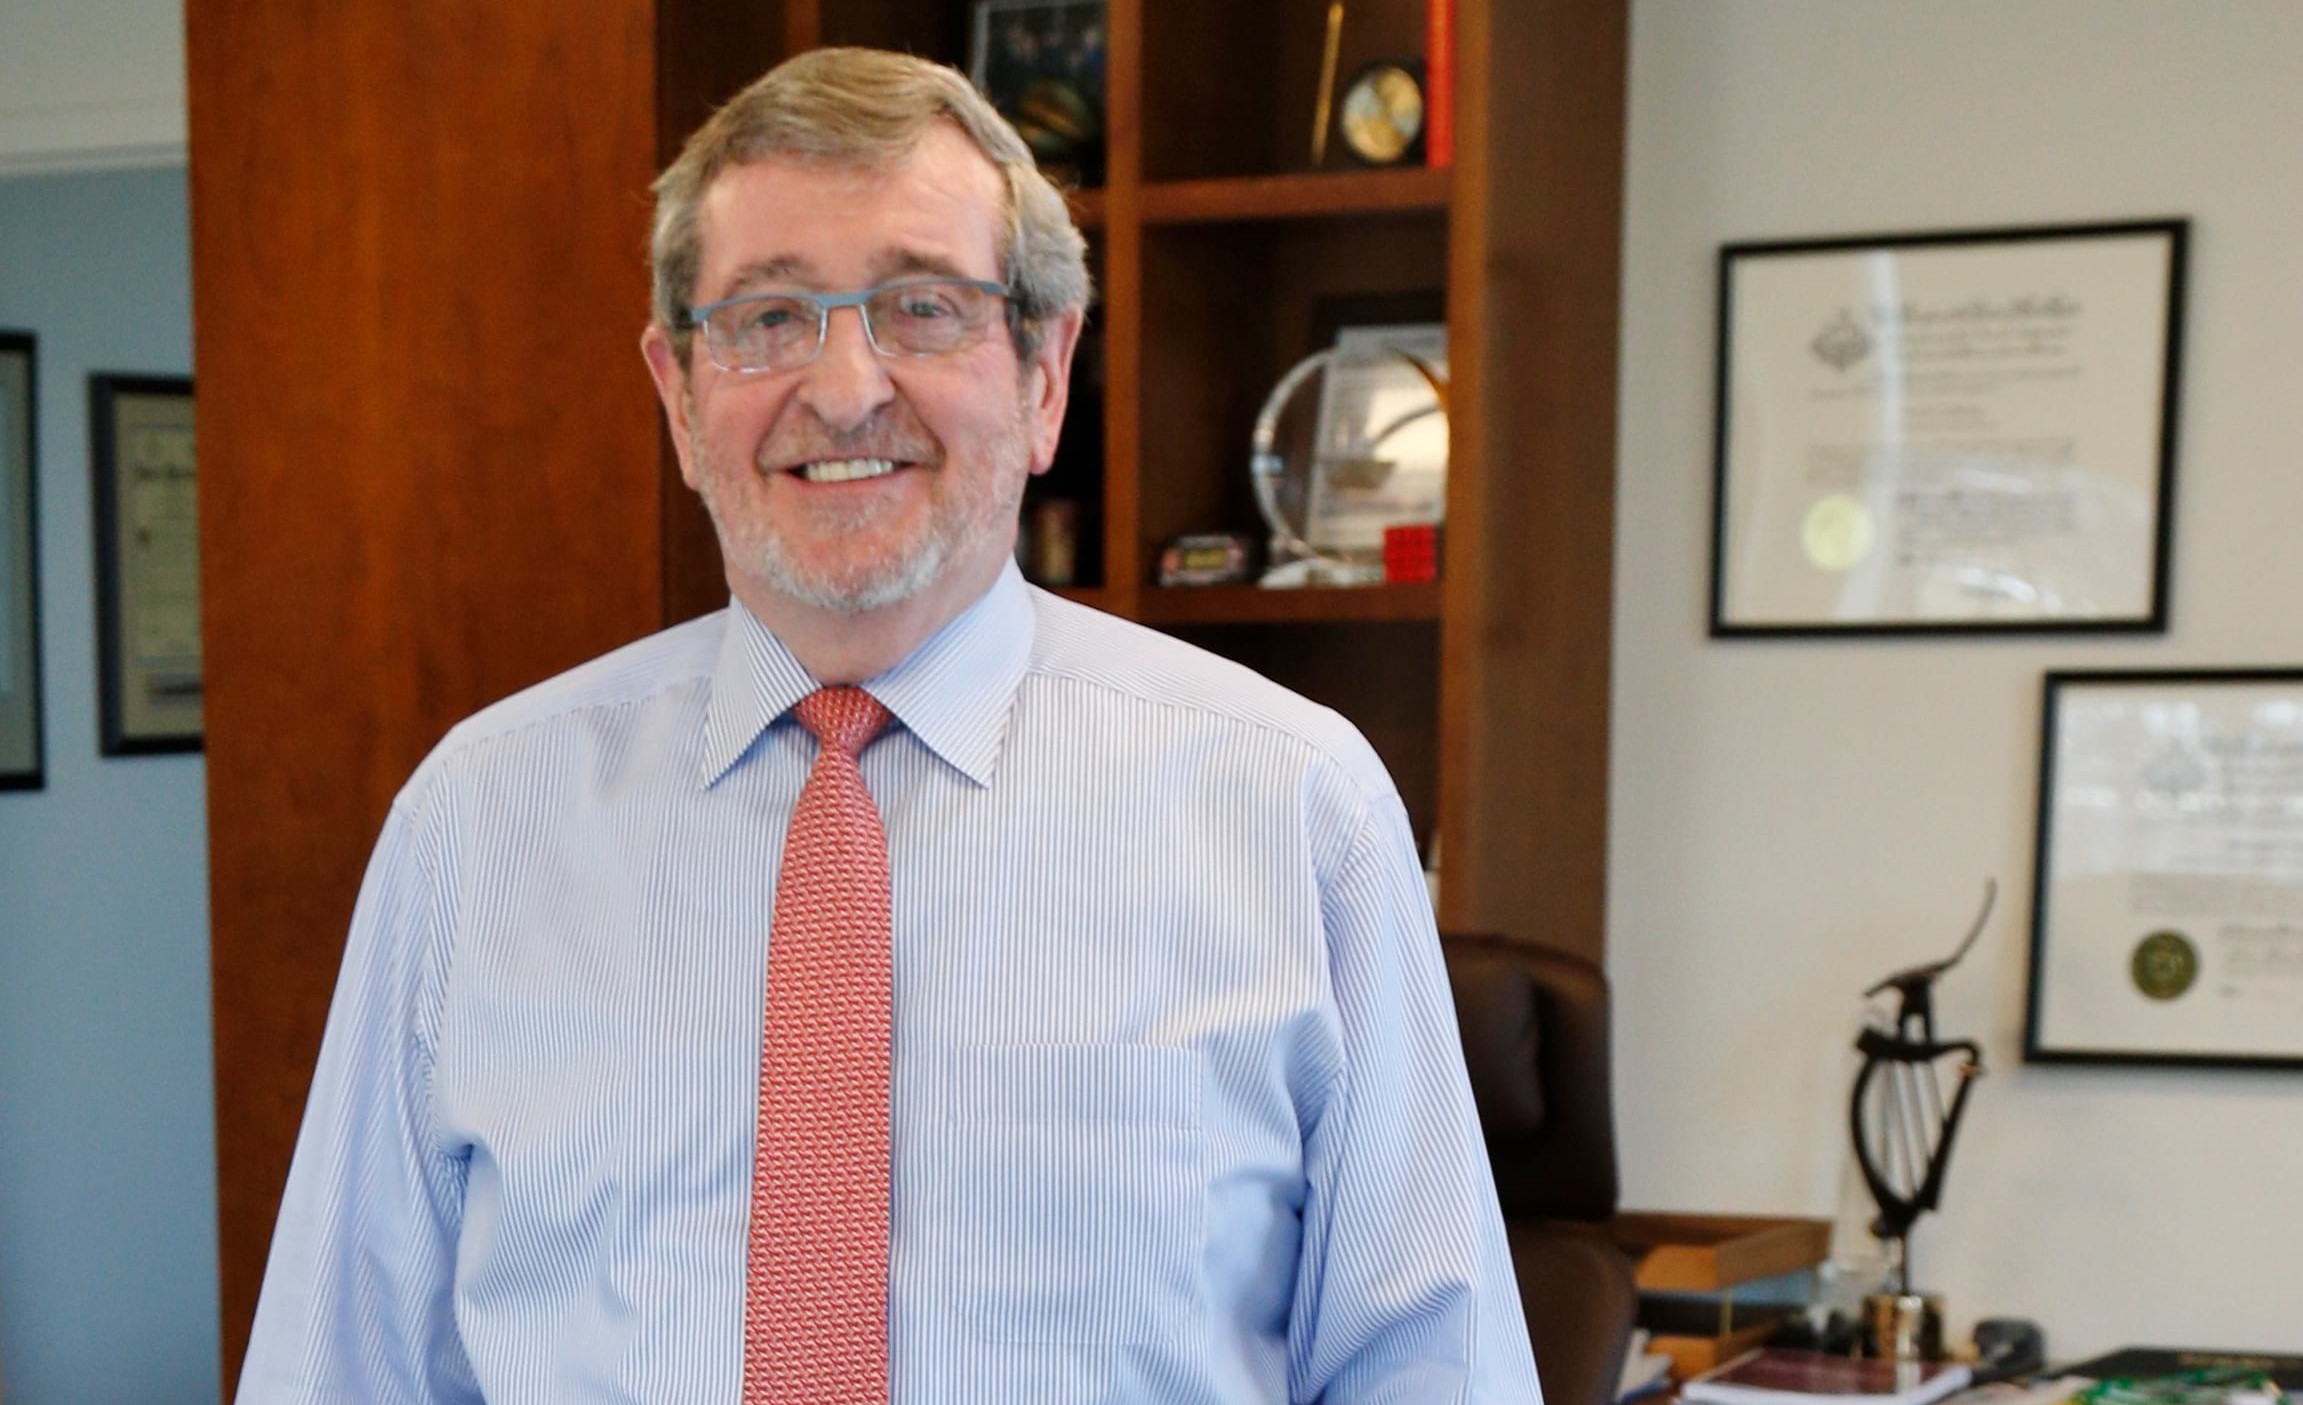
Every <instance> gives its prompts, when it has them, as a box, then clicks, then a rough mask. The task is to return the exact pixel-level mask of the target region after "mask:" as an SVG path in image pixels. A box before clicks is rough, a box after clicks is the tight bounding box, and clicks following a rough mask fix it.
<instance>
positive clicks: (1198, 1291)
mask: <svg viewBox="0 0 2303 1405" xmlns="http://www.w3.org/2000/svg"><path fill="white" fill-rule="evenodd" d="M1205 1065H1206V1059H1205V1056H1203V1055H1201V1054H1200V1053H1198V1052H1196V1051H1194V1050H1190V1049H1167V1048H1153V1047H1147V1046H1140V1045H1108V1046H1106V1045H1080V1046H1069V1045H1067V1046H1054V1047H1041V1048H976V1049H964V1050H961V1051H959V1053H958V1056H957V1058H956V1060H955V1063H954V1066H953V1068H952V1082H951V1086H950V1101H949V1103H948V1104H947V1107H948V1112H947V1121H946V1127H945V1130H946V1132H947V1133H948V1134H949V1136H950V1138H951V1140H950V1143H949V1146H950V1149H951V1151H952V1153H953V1159H954V1164H953V1165H952V1166H951V1168H950V1170H951V1179H950V1181H948V1182H947V1184H948V1185H950V1186H951V1187H953V1188H954V1189H955V1190H956V1191H958V1195H957V1196H956V1197H955V1199H957V1200H958V1202H959V1203H958V1204H957V1205H956V1206H954V1208H955V1209H957V1210H958V1212H959V1214H958V1217H957V1218H958V1219H959V1220H960V1223H958V1224H954V1225H948V1226H945V1228H946V1229H948V1230H949V1231H950V1232H951V1233H952V1236H953V1237H952V1240H951V1241H948V1242H950V1243H951V1247H952V1249H953V1257H954V1260H955V1262H954V1263H953V1265H952V1267H953V1270H954V1272H955V1275H956V1277H957V1278H958V1280H959V1282H960V1285H961V1288H962V1292H963V1294H964V1297H965V1301H966V1303H967V1307H966V1313H967V1318H968V1321H969V1323H970V1325H971V1327H972V1329H973V1332H974V1335H975V1336H976V1337H977V1338H978V1339H979V1340H984V1341H992V1342H1019V1343H1039V1344H1074V1345H1138V1346H1151V1345H1159V1344H1163V1343H1173V1342H1175V1341H1177V1340H1179V1339H1182V1338H1186V1337H1189V1336H1194V1335H1196V1334H1197V1332H1198V1329H1199V1325H1200V1324H1199V1318H1200V1314H1201V1308H1202V1300H1203V1296H1204V1293H1203V1289H1202V1286H1201V1272H1202V1270H1201V1259H1202V1251H1203V1246H1204V1243H1205V1238H1206V1217H1207V1181H1206V1169H1205V1166H1204V1164H1203V1163H1204V1161H1205V1158H1206V1150H1207V1149H1206V1138H1205V1135H1204V1133H1203V1132H1202V1130H1201V1127H1200V1091H1201V1085H1202V1083H1203V1082H1204V1081H1205V1077H1206V1072H1205Z"/></svg>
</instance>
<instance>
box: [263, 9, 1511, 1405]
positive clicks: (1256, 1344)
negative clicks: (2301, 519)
mask: <svg viewBox="0 0 2303 1405" xmlns="http://www.w3.org/2000/svg"><path fill="white" fill-rule="evenodd" d="M657 195H658V210H657V222H656V239H655V262H656V317H655V321H654V323H653V324H652V325H651V326H650V327H649V328H648V329H647V331H646V333H645V335H644V336H643V337H642V351H643V352H644V354H645V356H646V358H647V363H648V367H649V370H650V372H651V373H652V374H653V376H654V378H655V383H656V387H657V390H658V391H659V393H660V394H661V396H662V399H663V403H664V409H665V413H666V415H667V416H668V417H669V419H670V423H671V427H672V431H673V435H674V439H675V442H676V443H677V445H678V446H679V451H680V463H681V470H682V473H683V474H684V476H685V477H686V479H687V481H688V483H689V484H690V485H691V486H692V487H694V488H695V489H696V491H697V492H699V493H700V494H702V496H703V499H704V501H705V502H706V504H707V505H708V506H709V507H710V509H711V513H712V518H713V521H714V522H715V524H716V525H717V528H718V532H719V536H720V542H721V547H722V550H723V554H724V556H725V559H726V564H727V573H728V583H729V588H730V591H731V594H732V595H733V597H734V599H733V602H732V603H731V605H730V606H729V608H728V609H726V610H724V611H722V612H720V613H718V614H716V615H713V616H710V617H708V618H705V619H702V620H698V621H695V622H693V623H691V624H687V625H683V626H680V627H679V628H676V629H673V630H669V631H667V632H665V633H663V634H661V635H657V636H655V637H654V638H651V639H647V640H643V641H641V642H640V643H638V644H635V645H632V646H630V647H628V648H626V649H623V650H620V651H618V652H617V653H615V654H611V655H609V656H608V657H606V658H604V659H601V660H598V661H596V662H594V663H592V664H590V665H587V666H585V667H583V668H579V669H577V670H575V671H574V672H572V673H570V674H567V675H564V676H563V677H561V678H558V679H555V680H553V681H551V682H548V683H545V684H543V685H541V686H540V687H538V688H535V689H532V690H530V691H529V692H527V693H523V694H521V695H519V696H517V697H514V698H511V699H509V700H507V701H505V702H503V703H500V704H498V705H496V706H495V707H492V708H490V709H488V710H487V711H485V712H483V713H481V714H480V715H478V716H477V717H474V718H472V719H471V720H469V721H467V722H465V723H464V724H463V725H461V726H460V727H458V728H457V729H456V730H455V731H454V732H453V733H451V734H450V736H449V737H448V738H447V739H446V740H445V741H443V742H442V743H441V745H440V747H439V749H438V750H437V751H436V752H435V753H434V754H433V755H432V756H431V757H430V758H428V759H427V760H426V761H425V763H424V765H423V766H422V767H421V768H419V770H418V771H417V773H416V775H415V776H414V777H413V778H411V779H410V781H409V782H408V785H407V787H406V789H405V790H404V791H403V792H402V793H401V795H400V797H399V798H398V800H397V801H396V803H395V805H394V807H393V810H392V813H391V816H390V818H389V820H388V822H387V825H386V828H385V832H384V835H383V838H382V840H381V841H380V842H379V844H378V847H377V852H376V856H375V859H374V861H373V863H372V864H371V867H370V870H369V875H368V880H367V883H366V885H365V887H364V888H363V891H362V895H361V900H360V904H359V909H358V912H357V914H356V916H355V918H354V922H353V930H352V934H351V939H350V942H349V943H348V946H347V949H346V955H345V964H344V971H343V975H342V978H341V983H340V985H339V988H338V991H337V996H336V1003H335V1005H334V1008H333V1009H332V1011H331V1013H330V1016H329V1022H328V1031H327V1036H326V1041H325V1044H324V1046H323V1049H322V1052H321V1058H320V1065H319V1068H318V1070H317V1072H316V1074H315V1078H314V1083H313V1089H312V1098H311V1103H310V1106H309V1108H308V1109H307V1112H306V1117H305V1124H304V1130H303V1134H302V1137H301V1138H300V1140H299V1143H298V1146H297V1152H296V1161H295V1167H294V1170H293V1172H292V1174H291V1176H290V1180H289V1186H288V1191H287V1196H286V1200H285V1202H284V1204H283V1206H282V1209H281V1215H280V1222H279V1228H278V1231H277V1233H276V1236H275V1241H274V1245H273V1254H272V1263H271V1268H270V1271H269V1273H268V1275H267V1278H266V1281H265V1287H264V1295H263V1300H262V1303H261V1306H260V1307H259V1310H258V1314H257V1322H256V1330H255V1335H254V1339H253V1342H252V1344H251V1347H250V1351H249V1356H248V1364H247V1367H246V1370H245V1374H244V1376H243V1379H242V1384H241V1391H240V1397H239V1398H240V1400H241V1401H243V1402H249V1403H250V1405H255V1403H256V1402H275V1401H280V1402H287V1401H330V1402H335V1401H359V1402H390V1401H410V1402H447V1401H483V1400H484V1401H491V1402H507V1403H509V1402H535V1403H536V1405H546V1403H547V1402H548V1405H590V1402H609V1401H618V1402H626V1401H640V1402H664V1405H674V1402H677V1405H689V1403H690V1402H697V1401H738V1400H740V1401H742V1402H745V1405H764V1402H774V1405H941V1403H942V1402H968V1405H1087V1403H1088V1402H1111V1403H1112V1405H1168V1403H1169V1402H1173V1403H1174V1405H1186V1402H1189V1403H1190V1405H1279V1402H1296V1401H1327V1402H1333V1403H1334V1405H1345V1403H1346V1402H1360V1401H1395V1402H1414V1405H1437V1403H1438V1402H1480V1405H1503V1403H1504V1402H1510V1405H1531V1403H1532V1402H1534V1401H1535V1400H1536V1399H1537V1387H1536V1382H1535V1376H1534V1369H1533V1365H1532V1363H1531V1361H1530V1359H1529V1355H1528V1347H1527V1337H1526V1333H1525V1330H1524V1326H1523V1323H1522V1319H1521V1316H1520V1309H1519V1304H1518V1301H1517V1298H1516V1294H1515V1291H1514V1288H1513V1282H1512V1276H1511V1270H1510V1265H1509V1261H1508V1257H1507V1253H1506V1250H1505V1247H1504V1240H1503V1233H1502V1227H1501V1223H1500V1219H1499V1217H1498V1214H1497V1211H1496V1205H1495V1195H1494V1189H1493V1185H1492V1183H1491V1181H1490V1178H1489V1175H1488V1170H1487V1166H1486V1162H1485V1159H1484V1156H1483V1153H1482V1148H1481V1143H1480V1137H1479V1129H1478V1126H1477V1123H1476V1119H1475V1117H1474V1114H1473V1111H1472V1107H1471V1100H1470V1095H1469V1092H1468V1089H1467V1087H1466V1084H1465V1079H1464V1073H1463V1067H1462V1061H1461V1055H1460V1052H1459V1050H1458V1047H1457V1043H1456V1035H1455V1029H1454V1023H1453V1017H1452V1012H1451V1010H1450V1007H1449V1003H1448V996H1447V987H1446V982H1445V979H1444V975H1443V973H1442V969H1441V965H1440V960H1439V954H1438V948H1437V943H1436V940H1435V938H1434V934H1433V931H1432V923H1431V914H1430V911H1429V908H1428V906H1427V904H1426V902H1425V898H1424V894H1423V888H1422V879H1421V874H1420V872H1419V870H1418V866H1417V863H1416V859H1415V853H1414V848H1413V845H1412V842H1411V840H1410V837H1409V834H1408V828H1407V823H1406V818H1405V815H1404V813H1403V811H1402V809H1401V806H1400V804H1399V800H1398V797H1397V795H1396V794H1395V793H1394V791H1393V789H1392V787H1391V784H1390V782H1389V780H1388V778H1387V777H1386V776H1385V774H1384V771H1383V768H1382V766H1381V764H1380V763H1379V762H1378V761H1377V760H1376V759H1375V757H1374V755H1373V753H1372V752H1370V750H1369V749H1368V747H1367V745H1366V743H1365V742H1364V741H1363V740H1362V739H1361V738H1360V737H1359V736H1358V734H1357V733H1356V732H1354V731H1353V730H1352V729H1351V727H1350V726H1349V725H1348V724H1346V723H1345V722H1343V721H1342V720H1341V719H1340V718H1338V717H1336V716H1335V715H1334V714H1333V713H1330V712H1328V711H1326V710H1324V709H1321V708H1318V707H1315V706H1313V705H1311V704H1309V703H1306V702H1304V701H1303V700H1301V699H1299V698H1296V697H1294V696H1292V695H1290V694H1288V693H1286V692H1284V691H1282V690H1280V689H1278V688H1276V687H1274V686H1272V685H1271V684H1269V683H1267V682H1265V681H1263V680H1262V679H1260V678H1257V677H1255V676H1254V675H1252V674H1250V673H1248V672H1246V671H1244V670H1242V669H1239V668H1237V667H1235V666H1233V665H1231V664H1228V663H1225V662H1223V661H1221V660H1218V659H1215V658H1212V657H1210V656H1208V655H1205V654H1202V653H1200V652H1198V651H1196V650H1193V649H1190V648H1188V647H1186V646H1184V645H1182V644H1180V643H1178V642H1176V641H1174V640H1171V639H1168V638H1165V637H1164V636H1160V635H1157V634H1153V633H1151V632H1148V631H1145V630H1141V629H1138V628H1136V627H1134V626H1132V625H1129V624H1126V623H1123V622H1120V621H1117V620H1114V619H1111V618H1109V617H1106V616H1103V615H1100V614H1097V613H1095V612H1094V611H1091V610H1087V609H1084V608H1082V607H1080V606H1077V605H1073V604H1070V603H1067V602H1065V601H1063V600H1060V599H1057V598H1054V597H1051V596H1048V595H1045V594H1043V593H1041V592H1038V591H1035V590H1033V589H1031V588H1030V587H1028V586H1026V585H1025V584H1024V583H1023V581H1022V580H1021V578H1020V577H1019V576H1018V575H1017V573H1016V571H1015V568H1014V566H1013V564H1012V552H1013V547H1014V542H1015V533H1016V520H1017V510H1018V504H1019V502H1020V500H1021V496H1022V492H1023V486H1024V483H1025V481H1026V480H1027V478H1028V477H1029V476H1030V475H1031V474H1033V473H1037V472H1043V471H1045V470H1046V468H1047V467H1048V465H1049V463H1050V461H1051V459H1052V457H1053V455H1054V452H1055V446H1056V440H1057V436H1058V433H1059V431H1060V429H1061V426H1062V421H1063V412H1064V403H1065V393H1066V387H1067V385H1068V383H1069V374H1070V367H1071V360H1072V354H1073V349H1074V347H1075V346H1076V345H1077V343H1078V338H1079V332H1080V324H1081V319H1082V316H1083V314H1084V309H1085V307H1086V304H1087V300H1088V280H1087V274H1086V270H1085V261H1084V257H1083V245H1082V241H1081V239H1080V236H1079V234H1078V232H1077V231H1076V230H1075V229H1074V228H1073V227H1072V225H1071V223H1070V219H1069V217H1068V215H1067V214H1066V212H1065V209H1064V205H1063V202H1062V200H1061V198H1060V197H1059V196H1058V195H1057V194H1056V192H1055V191H1054V190H1053V189H1052V188H1051V187H1050V186H1049V185H1048V184H1047V182H1046V181H1045V180H1044V179H1043V178H1042V177H1041V176H1040V175H1039V174H1038V173H1037V172H1036V171H1035V170H1034V169H1033V167H1032V164H1031V160H1030V156H1029V153H1028V152H1027V150H1026V149H1025V147H1024V146H1023V144H1022V142H1021V141H1020V139H1018V138H1017V137H1016V135H1015V133H1014V132H1013V131H1012V130H1010V129H1009V128H1008V127H1007V126H1006V125H1005V124H1004V123H1003V122H1002V121H1001V120H1000V119H999V117H998V116H997V115H996V114H995V113H993V112H992V111H991V110H990V109H989V107H988V106H986V105H985V104H984V103H983V101H982V100H981V99H980V98H979V97H977V96H976V94H975V93H974V92H973V90H972V89H970V88H969V87H968V86H967V84H966V82H965V81H964V80H963V79H961V78H960V77H958V75H956V74H954V73H952V72H951V71H950V70H948V69H943V68H940V67H937V66H935V65H932V64H928V63H924V62H921V61H918V60H914V59H909V58H904V57H901V56H896V55H889V54H880V53H873V52H866V51H858V50H822V51H817V52H814V53H810V54H807V55H804V56H802V57H800V58H797V59H794V60H793V61H791V62H790V63H787V64H785V65H783V66H782V67H780V68H778V69H777V70H776V71H775V72H773V73H771V74H769V75H768V76H767V77H766V78H764V79H762V80H761V81H760V82H759V83H757V84H755V85H754V86H753V87H751V88H750V89H748V90H746V91H745V92H744V93H742V94H740V95H739V96H738V97H737V98H736V99H734V100H733V101H732V102H731V103H730V104H729V105H728V106H727V107H726V108H725V109H723V110H722V111H721V112H720V113H719V114H717V115H716V116H715V117H714V118H713V119H712V121H711V122H710V123H708V124H707V125H706V126H705V127H704V128H703V130H701V131H700V132H698V133H697V135H696V136H695V137H694V138H693V139H692V140H691V142H690V143H689V145H688V147H687V149H686V151H685V152H684V153H683V154H682V155H681V157H680V159H679V160H678V161H677V162H676V163H675V164H674V165H673V166H672V168H671V169H670V170H668V171H667V172H666V173H665V174H664V176H663V177H662V179H661V180H659V181H658V183H657Z"/></svg>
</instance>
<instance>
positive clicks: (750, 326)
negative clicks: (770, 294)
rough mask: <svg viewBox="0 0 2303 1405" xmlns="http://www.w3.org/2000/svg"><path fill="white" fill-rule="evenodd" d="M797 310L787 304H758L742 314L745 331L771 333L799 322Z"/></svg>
mask: <svg viewBox="0 0 2303 1405" xmlns="http://www.w3.org/2000/svg"><path fill="white" fill-rule="evenodd" d="M799 316H800V312H799V309H798V308H796V307H794V306H793V305H792V304H790V303H788V302H771V303H760V304H758V305H757V306H755V307H753V308H752V310H751V311H750V312H748V313H746V314H744V320H743V323H742V326H743V328H744V330H746V331H760V332H773V331H778V330H780V329H782V328H784V327H788V326H790V325H791V324H792V323H794V322H796V321H798V320H799Z"/></svg>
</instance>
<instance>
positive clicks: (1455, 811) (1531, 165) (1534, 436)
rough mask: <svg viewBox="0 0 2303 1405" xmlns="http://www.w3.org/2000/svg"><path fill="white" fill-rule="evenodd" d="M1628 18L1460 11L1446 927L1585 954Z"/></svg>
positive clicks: (1443, 672) (1610, 500) (1593, 910)
mask: <svg viewBox="0 0 2303 1405" xmlns="http://www.w3.org/2000/svg"><path fill="white" fill-rule="evenodd" d="M1629 8H1630V7H1629V5H1628V4H1625V3H1622V0H1496V3H1493V4H1463V5H1459V6H1458V7H1457V12H1456V14H1457V23H1458V35H1457V42H1456V52H1457V54H1458V56H1459V58H1460V59H1461V62H1460V64H1459V68H1458V79H1459V85H1458V88H1457V101H1456V145H1457V168H1456V176H1455V192H1454V198H1453V201H1452V205H1451V211H1450V230H1451V238H1450V243H1449V268H1448V284H1449V286H1450V287H1452V288H1457V289H1470V288H1476V289H1478V290H1480V292H1479V296H1478V297H1476V298H1458V299H1456V301H1455V305H1454V309H1453V313H1452V315H1451V318H1450V338H1451V346H1450V348H1449V361H1450V365H1451V367H1452V368H1453V372H1454V374H1453V378H1452V387H1451V389H1452V393H1453V395H1454V412H1455V421H1456V423H1458V424H1468V425H1471V426H1475V430H1474V432H1473V433H1472V434H1470V435H1459V436H1458V437H1457V438H1456V440H1455V441H1454V445H1453V457H1452V459H1451V462H1450V464H1449V473H1448V509H1447V520H1448V532H1449V540H1448V546H1447V562H1446V571H1445V577H1444V582H1443V587H1442V588H1443V590H1444V591H1445V593H1446V601H1447V605H1446V610H1447V628H1446V631H1445V635H1444V638H1443V640H1442V644H1441V651H1440V652H1441V662H1440V717H1441V722H1440V748H1441V751H1440V775H1441V777H1442V781H1441V794H1440V821H1439V826H1440V833H1441V835H1442V836H1443V837H1444V849H1445V852H1444V855H1443V858H1442V862H1441V882H1440V920H1441V923H1442V924H1443V925H1445V926H1448V927H1452V928H1457V929H1461V930H1477V931H1494V932H1503V933H1507V934H1509V935H1510V936H1512V937H1515V938H1518V939H1521V940H1533V941H1540V942H1548V943H1550V944H1552V945H1555V946H1560V947H1564V948H1566V949H1567V950H1570V951H1574V952H1579V953H1581V954H1583V955H1586V956H1590V957H1592V958H1593V959H1595V960H1596V959H1598V958H1599V957H1600V955H1601V953H1602V951H1603V949H1604V946H1605V941H1606V926H1607V787H1608V781H1607V764H1608V693H1609V668H1610V658H1611V651H1612V646H1613V632H1614V624H1613V620H1614V608H1613V605H1612V603H1611V600H1612V593H1613V588H1614V570H1615V559H1614V542H1615V414H1616V403H1615V348H1616V344H1617V343H1616V319H1617V300H1618V296H1619V293H1618V290H1619V286H1620V282H1621V275H1620V266H1621V253H1620V249H1619V245H1620V243H1621V238H1622V235H1621V230H1622V227H1623V214H1622V210H1623V125H1624V80H1625V71H1626V67H1627V63H1628V57H1629V51H1628V38H1627V27H1628V24H1629V15H1628V10H1629Z"/></svg>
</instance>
